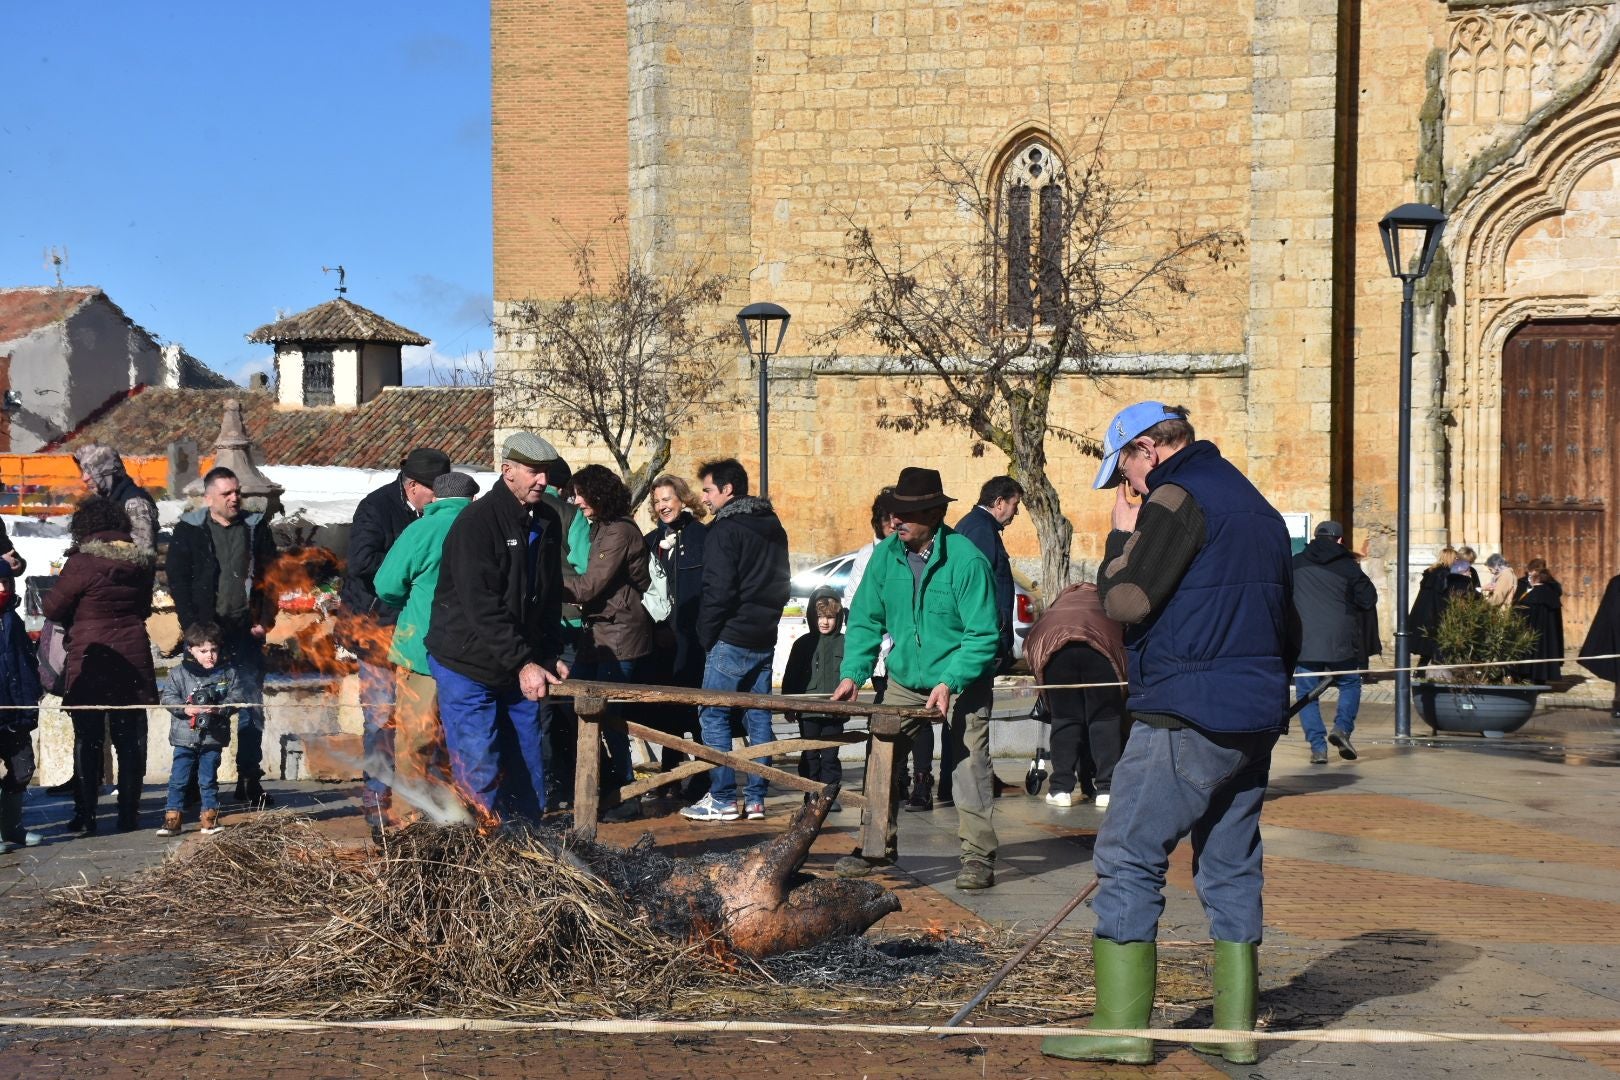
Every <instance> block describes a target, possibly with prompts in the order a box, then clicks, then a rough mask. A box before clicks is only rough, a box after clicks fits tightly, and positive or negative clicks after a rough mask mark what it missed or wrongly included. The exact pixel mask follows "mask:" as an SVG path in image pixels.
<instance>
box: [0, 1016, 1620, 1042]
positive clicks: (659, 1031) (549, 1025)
mask: <svg viewBox="0 0 1620 1080" xmlns="http://www.w3.org/2000/svg"><path fill="white" fill-rule="evenodd" d="M0 1027H21V1028H109V1029H117V1028H135V1029H163V1028H169V1029H194V1030H204V1031H242V1032H255V1031H282V1032H314V1031H332V1030H358V1031H382V1032H389V1031H406V1032H409V1031H512V1032H531V1031H532V1032H538V1031H563V1032H575V1033H580V1034H596V1035H665V1034H692V1033H697V1032H708V1033H713V1034H769V1033H783V1032H825V1031H836V1032H840V1033H842V1034H850V1035H907V1036H919V1035H995V1036H1012V1037H1015V1038H1034V1037H1037V1036H1038V1037H1041V1038H1045V1037H1046V1036H1049V1035H1105V1036H1124V1037H1128V1038H1138V1039H1152V1040H1154V1041H1155V1042H1171V1043H1193V1042H1199V1043H1204V1042H1313V1043H1341V1044H1343V1043H1349V1044H1362V1045H1394V1044H1415V1043H1528V1044H1534V1045H1547V1044H1549V1043H1555V1044H1556V1043H1562V1044H1581V1045H1616V1044H1620V1029H1608V1030H1603V1031H1534V1032H1530V1031H1524V1032H1498V1031H1414V1030H1410V1029H1404V1028H1397V1029H1393V1030H1381V1029H1378V1028H1305V1029H1302V1030H1299V1031H1264V1030H1261V1031H1231V1030H1227V1029H1222V1028H1120V1029H1114V1028H1079V1027H1063V1026H1056V1025H1046V1024H1042V1025H1034V1026H1028V1027H1007V1026H986V1027H946V1026H944V1025H941V1024H851V1023H838V1022H831V1023H827V1022H817V1023H814V1024H807V1023H789V1022H786V1021H776V1020H488V1019H480V1018H477V1017H449V1016H435V1017H421V1018H416V1019H406V1020H292V1019H285V1018H281V1017H197V1018H169V1017H91V1016H0Z"/></svg>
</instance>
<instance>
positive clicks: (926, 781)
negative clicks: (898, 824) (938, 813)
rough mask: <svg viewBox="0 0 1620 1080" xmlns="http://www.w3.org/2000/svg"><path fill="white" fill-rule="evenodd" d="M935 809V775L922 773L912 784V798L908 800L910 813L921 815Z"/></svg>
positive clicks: (907, 809) (907, 807)
mask: <svg viewBox="0 0 1620 1080" xmlns="http://www.w3.org/2000/svg"><path fill="white" fill-rule="evenodd" d="M933 808H934V774H933V773H925V772H920V773H918V774H917V776H916V778H915V779H914V780H913V781H912V783H911V798H909V799H907V800H906V811H907V812H908V813H921V812H923V811H926V810H932V809H933Z"/></svg>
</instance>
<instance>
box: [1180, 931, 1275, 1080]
mask: <svg viewBox="0 0 1620 1080" xmlns="http://www.w3.org/2000/svg"><path fill="white" fill-rule="evenodd" d="M1259 997H1260V946H1258V945H1250V944H1244V943H1242V942H1237V941H1217V942H1216V943H1215V1024H1214V1026H1215V1027H1218V1028H1224V1029H1226V1030H1227V1031H1253V1030H1254V1014H1255V1007H1256V1004H1257V1002H1258V999H1259ZM1192 1048H1193V1049H1194V1050H1197V1051H1198V1052H1199V1053H1200V1054H1217V1055H1219V1056H1221V1057H1223V1058H1225V1059H1226V1060H1227V1061H1230V1062H1231V1063H1232V1064H1234V1065H1253V1064H1254V1063H1255V1062H1256V1061H1259V1060H1260V1049H1259V1047H1257V1046H1256V1045H1255V1044H1254V1043H1252V1042H1229V1043H1193V1044H1192Z"/></svg>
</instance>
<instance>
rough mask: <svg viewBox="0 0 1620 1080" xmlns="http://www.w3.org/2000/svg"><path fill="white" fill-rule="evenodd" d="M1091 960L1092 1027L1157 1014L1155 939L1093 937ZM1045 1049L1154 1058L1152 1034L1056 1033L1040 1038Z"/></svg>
mask: <svg viewBox="0 0 1620 1080" xmlns="http://www.w3.org/2000/svg"><path fill="white" fill-rule="evenodd" d="M1091 961H1092V966H1093V968H1094V969H1095V971H1096V976H1097V1008H1096V1011H1095V1012H1093V1013H1092V1016H1091V1026H1092V1027H1094V1028H1112V1029H1119V1028H1145V1027H1147V1026H1148V1021H1149V1020H1150V1019H1152V1016H1153V988H1154V983H1155V981H1156V980H1157V977H1158V968H1159V947H1158V945H1157V944H1156V943H1154V942H1151V941H1125V942H1119V941H1109V940H1107V939H1106V938H1092V939H1091ZM1041 1053H1043V1054H1045V1055H1046V1056H1047V1057H1058V1058H1068V1059H1069V1060H1070V1061H1117V1062H1120V1063H1121V1064H1124V1065H1151V1064H1153V1042H1152V1040H1151V1039H1132V1038H1128V1037H1123V1036H1114V1035H1054V1036H1052V1037H1051V1038H1047V1039H1043V1040H1041Z"/></svg>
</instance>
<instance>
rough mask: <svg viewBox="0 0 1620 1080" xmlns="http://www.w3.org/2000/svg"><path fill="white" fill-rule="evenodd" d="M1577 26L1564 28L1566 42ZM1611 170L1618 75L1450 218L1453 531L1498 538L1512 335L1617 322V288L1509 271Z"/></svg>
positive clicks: (1617, 127)
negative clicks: (1529, 240)
mask: <svg viewBox="0 0 1620 1080" xmlns="http://www.w3.org/2000/svg"><path fill="white" fill-rule="evenodd" d="M1573 29H1575V28H1574V27H1566V28H1565V36H1566V37H1567V36H1568V34H1569V32H1570V31H1571V30H1573ZM1599 29H1601V27H1600V28H1599ZM1525 34H1526V36H1524V37H1523V38H1522V40H1524V41H1525V42H1526V43H1527V48H1530V49H1531V50H1532V52H1531V53H1529V54H1527V55H1530V56H1532V62H1534V61H1533V55H1534V53H1533V50H1534V49H1536V48H1541V47H1545V48H1546V50H1547V51H1546V53H1545V57H1546V59H1545V60H1544V62H1545V63H1549V64H1550V63H1553V62H1554V61H1553V58H1554V56H1555V55H1556V54H1555V53H1554V52H1553V51H1552V44H1551V42H1550V41H1549V42H1546V43H1544V46H1543V45H1541V44H1536V45H1531V44H1528V43H1530V42H1533V41H1534V40H1535V39H1534V38H1533V37H1531V36H1529V32H1528V30H1527V31H1526V32H1525ZM1588 56H1590V54H1588ZM1610 167H1615V168H1620V74H1617V72H1616V70H1610V71H1608V72H1607V73H1605V75H1604V76H1603V77H1602V78H1601V79H1600V80H1599V82H1598V83H1597V84H1595V85H1594V86H1593V88H1592V90H1591V91H1590V92H1588V93H1587V94H1586V95H1584V96H1583V97H1582V98H1579V99H1576V100H1575V101H1572V102H1570V103H1569V104H1568V105H1567V106H1566V107H1565V110H1564V113H1563V115H1562V116H1560V117H1559V118H1557V119H1555V120H1554V121H1553V122H1551V123H1550V124H1549V125H1548V126H1547V128H1546V129H1545V130H1544V131H1542V132H1540V133H1539V134H1537V135H1536V136H1534V137H1533V138H1531V139H1530V140H1529V141H1528V142H1527V143H1526V144H1525V146H1524V147H1523V149H1522V150H1520V152H1519V153H1517V154H1515V155H1514V156H1513V158H1511V159H1510V160H1509V161H1507V162H1505V163H1503V164H1502V165H1501V166H1498V167H1497V168H1496V169H1495V170H1494V171H1493V172H1492V173H1491V174H1489V175H1487V176H1486V177H1484V178H1482V179H1481V180H1480V181H1479V182H1478V183H1476V184H1475V185H1474V186H1473V188H1472V190H1471V193H1470V194H1469V195H1468V196H1467V197H1466V198H1465V199H1464V200H1463V202H1462V203H1461V204H1459V205H1458V206H1457V207H1456V208H1454V210H1453V211H1452V213H1451V225H1450V228H1449V230H1448V232H1449V235H1448V236H1447V238H1446V248H1447V250H1448V252H1449V254H1450V258H1451V265H1452V266H1453V267H1454V268H1455V269H1454V277H1453V280H1452V290H1453V296H1452V304H1451V307H1450V309H1449V311H1448V312H1447V316H1446V319H1447V333H1446V340H1447V343H1448V345H1449V348H1450V355H1449V357H1447V365H1448V368H1449V375H1448V379H1447V382H1448V385H1449V386H1451V387H1452V388H1453V389H1452V390H1451V391H1450V395H1449V396H1450V400H1449V402H1448V404H1449V405H1450V406H1451V409H1452V412H1453V414H1454V416H1455V418H1456V421H1457V424H1458V432H1457V439H1456V442H1455V444H1454V454H1455V456H1454V458H1453V464H1454V468H1453V470H1452V480H1451V484H1452V490H1451V492H1450V493H1449V494H1450V496H1451V498H1450V505H1451V507H1452V513H1451V519H1452V520H1451V521H1450V522H1449V523H1448V524H1449V526H1450V528H1451V530H1452V532H1453V534H1454V535H1465V536H1468V537H1471V538H1474V539H1475V540H1477V541H1487V542H1488V541H1489V540H1491V539H1493V538H1496V537H1499V536H1500V535H1501V517H1500V498H1501V475H1500V469H1501V437H1502V435H1501V431H1502V429H1501V384H1502V368H1501V362H1502V350H1503V346H1504V345H1505V343H1506V342H1507V339H1508V337H1509V336H1510V335H1511V334H1512V333H1513V331H1514V330H1515V329H1517V328H1518V327H1519V326H1522V325H1523V324H1524V323H1525V322H1527V321H1529V320H1532V319H1572V318H1573V319H1579V318H1593V317H1620V290H1615V289H1602V290H1586V291H1582V290H1580V289H1571V288H1567V287H1560V288H1557V289H1546V288H1538V287H1537V285H1536V283H1535V281H1534V280H1533V279H1531V280H1526V279H1525V277H1524V275H1522V274H1521V275H1518V276H1517V277H1516V276H1515V274H1514V273H1513V272H1512V267H1511V266H1510V257H1511V256H1512V254H1513V250H1514V244H1515V242H1516V241H1518V240H1519V239H1520V238H1522V237H1525V236H1526V235H1527V233H1528V232H1529V230H1533V229H1537V228H1538V227H1542V226H1544V224H1545V223H1549V222H1551V221H1553V220H1554V219H1558V218H1561V217H1563V216H1564V215H1566V214H1567V213H1568V212H1569V210H1570V206H1571V198H1572V195H1573V194H1574V193H1575V192H1576V190H1577V188H1578V187H1579V185H1580V184H1581V181H1582V179H1583V178H1585V177H1587V176H1588V175H1589V174H1590V173H1592V170H1594V169H1599V168H1610ZM1543 231H1545V230H1543Z"/></svg>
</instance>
